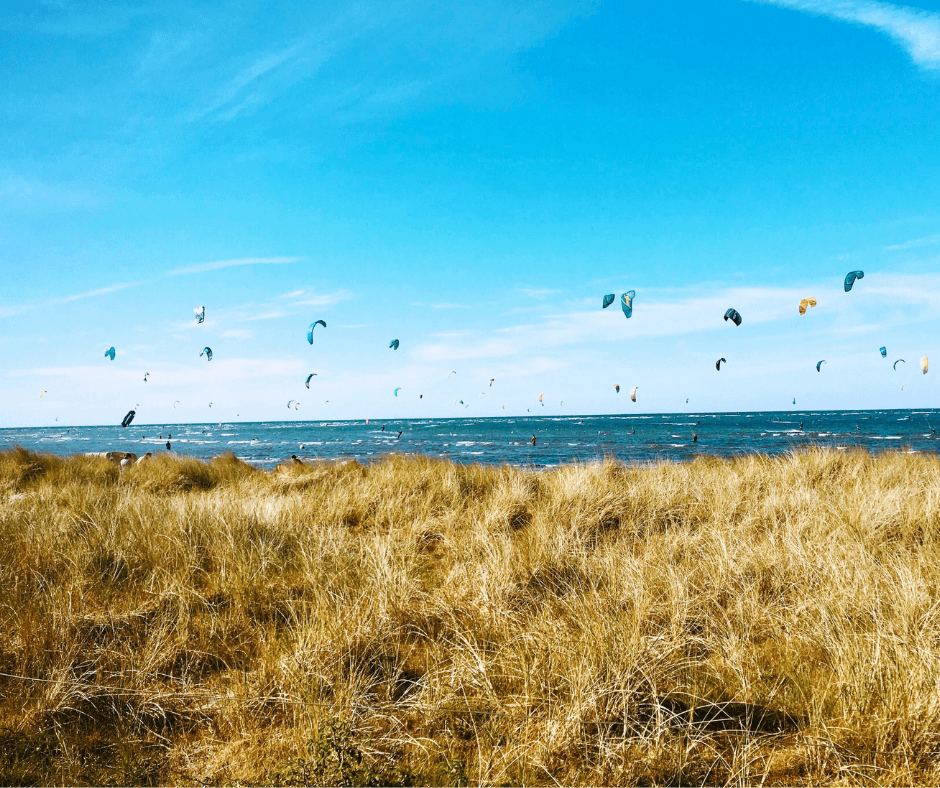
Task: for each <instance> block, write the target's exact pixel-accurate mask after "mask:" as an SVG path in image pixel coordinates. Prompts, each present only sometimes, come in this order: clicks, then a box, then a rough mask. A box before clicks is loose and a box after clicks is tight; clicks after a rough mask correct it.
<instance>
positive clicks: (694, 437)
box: [692, 432, 698, 443]
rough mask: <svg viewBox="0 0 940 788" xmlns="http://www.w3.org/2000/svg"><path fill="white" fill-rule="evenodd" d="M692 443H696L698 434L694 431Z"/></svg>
mask: <svg viewBox="0 0 940 788" xmlns="http://www.w3.org/2000/svg"><path fill="white" fill-rule="evenodd" d="M692 443H698V435H696V434H695V433H694V432H693V433H692Z"/></svg>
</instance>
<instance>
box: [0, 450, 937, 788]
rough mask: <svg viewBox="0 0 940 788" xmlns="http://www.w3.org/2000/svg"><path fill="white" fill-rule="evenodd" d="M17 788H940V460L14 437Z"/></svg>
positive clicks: (9, 682) (9, 699)
mask: <svg viewBox="0 0 940 788" xmlns="http://www.w3.org/2000/svg"><path fill="white" fill-rule="evenodd" d="M0 544H2V551H0V556H2V559H0V572H2V575H0V674H2V675H0V780H2V782H3V783H4V784H10V783H19V784H50V783H59V784H62V783H67V784H85V783H94V784H155V783H160V784H186V785H220V784H228V785H230V784H239V783H242V784H248V783H251V784H282V785H304V784H321V785H341V784H342V785H380V784H381V785H423V784H439V785H476V784H518V785H531V784H541V785H555V784H559V783H560V784H572V785H575V784H606V785H614V784H669V785H678V784H749V785H753V784H766V785H773V784H780V783H785V784H860V785H871V784H898V783H900V784H932V785H936V784H940V759H938V748H940V742H938V739H940V682H938V678H940V670H938V668H940V459H938V458H937V457H936V456H933V455H904V454H899V453H895V454H883V455H879V456H871V455H869V454H866V453H861V452H859V453H842V452H837V451H826V450H811V451H807V452H802V453H797V454H792V455H784V456H777V457H772V458H771V457H765V456H747V457H741V458H739V459H735V460H718V459H700V460H696V461H695V462H692V463H686V464H676V463H662V464H656V465H652V466H642V467H631V466H624V465H622V464H618V463H614V462H608V463H600V464H591V465H578V466H569V467H562V468H558V469H556V470H552V471H549V472H536V471H530V470H521V469H513V468H508V467H484V466H478V465H469V466H460V465H455V464H453V463H450V462H444V461H437V460H431V459H426V458H411V457H394V456H393V457H390V458H387V459H384V460H382V461H380V462H377V463H376V464H374V465H371V466H363V465H360V464H357V463H354V462H349V463H324V464H318V465H307V466H300V465H292V466H289V467H286V468H281V469H279V470H278V471H275V472H271V473H268V472H264V471H260V470H257V469H254V468H252V467H250V466H248V465H246V464H244V463H242V462H240V461H238V460H237V459H235V458H234V457H232V456H228V457H222V458H219V459H216V460H213V461H212V462H210V463H203V462H200V461H196V460H189V459H184V458H179V457H173V456H164V457H156V458H154V459H152V460H151V461H149V462H146V463H142V464H140V465H138V466H132V467H129V468H127V469H124V470H121V469H120V468H119V467H117V466H115V465H113V464H112V463H110V462H108V461H107V460H105V459H100V458H90V457H73V458H56V457H52V456H47V455H37V454H32V453H29V452H27V451H24V450H15V451H12V452H6V453H2V454H0Z"/></svg>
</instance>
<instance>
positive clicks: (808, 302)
mask: <svg viewBox="0 0 940 788" xmlns="http://www.w3.org/2000/svg"><path fill="white" fill-rule="evenodd" d="M811 306H816V299H815V298H812V297H810V298H804V299H803V300H802V301H800V314H801V315H805V314H806V309H807V307H811Z"/></svg>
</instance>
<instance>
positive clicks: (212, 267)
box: [170, 257, 303, 276]
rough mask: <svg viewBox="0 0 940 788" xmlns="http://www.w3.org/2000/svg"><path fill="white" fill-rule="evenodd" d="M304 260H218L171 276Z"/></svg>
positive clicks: (199, 264) (174, 272)
mask: <svg viewBox="0 0 940 788" xmlns="http://www.w3.org/2000/svg"><path fill="white" fill-rule="evenodd" d="M300 260H303V257H241V258H238V259H236V260H216V261H214V262H211V263H196V265H189V266H186V267H184V268H175V269H173V270H172V271H170V275H171V276H180V275H181V274H201V273H205V272H206V271H220V270H221V269H223V268H235V267H237V266H243V265H287V264H288V263H296V262H298V261H300Z"/></svg>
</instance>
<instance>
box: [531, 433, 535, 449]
mask: <svg viewBox="0 0 940 788" xmlns="http://www.w3.org/2000/svg"><path fill="white" fill-rule="evenodd" d="M532 445H533V446H535V436H534V435H533V436H532Z"/></svg>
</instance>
